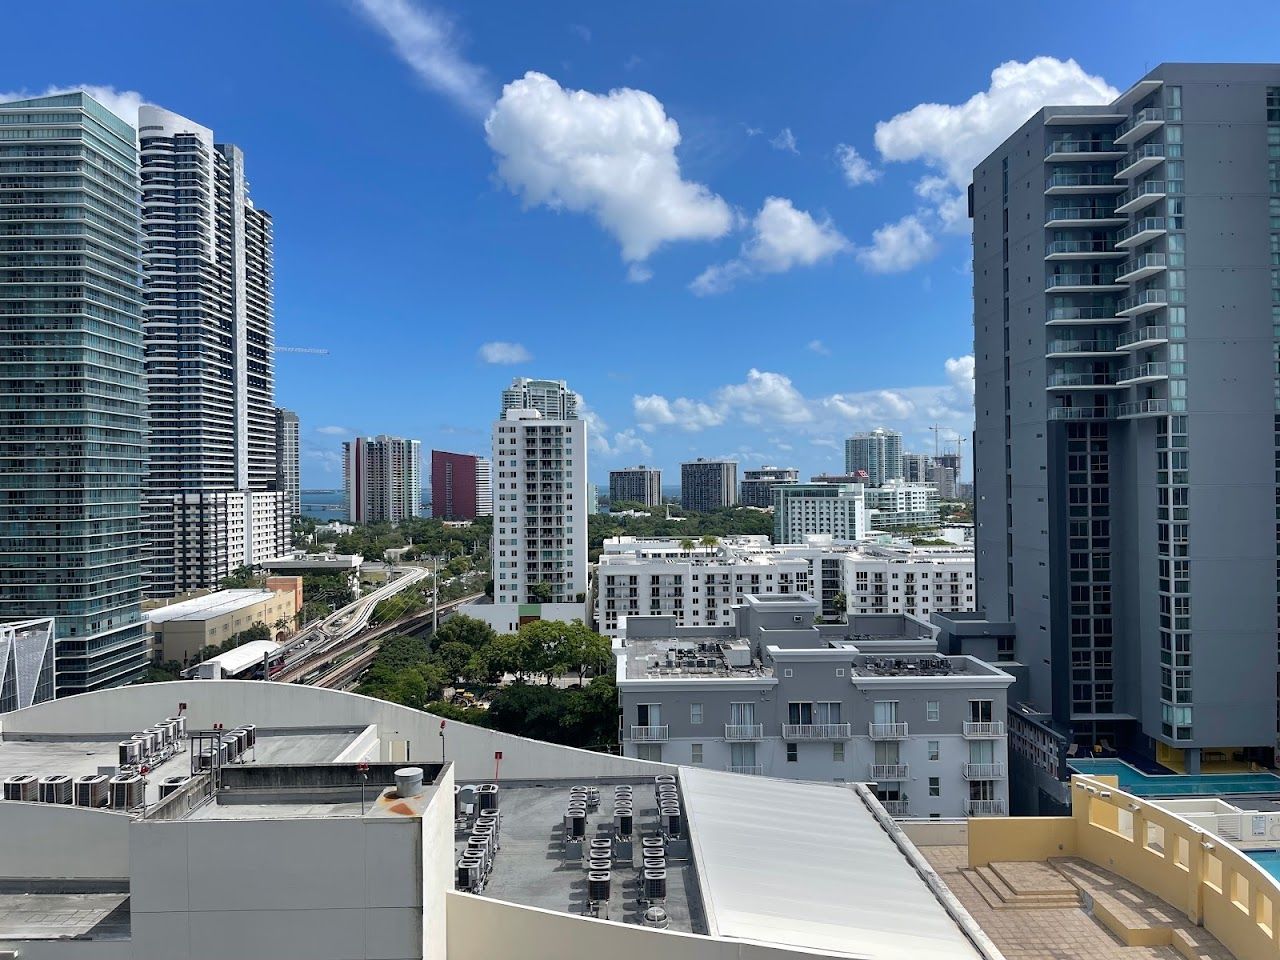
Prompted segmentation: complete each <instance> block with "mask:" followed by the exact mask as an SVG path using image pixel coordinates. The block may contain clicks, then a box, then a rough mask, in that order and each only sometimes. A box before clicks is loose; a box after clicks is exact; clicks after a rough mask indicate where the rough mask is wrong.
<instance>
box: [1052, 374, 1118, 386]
mask: <svg viewBox="0 0 1280 960" xmlns="http://www.w3.org/2000/svg"><path fill="white" fill-rule="evenodd" d="M1115 385H1116V376H1115V374H1114V373H1111V372H1109V371H1103V372H1101V373H1068V372H1060V373H1051V374H1049V382H1048V384H1047V387H1048V388H1049V389H1054V388H1055V387H1056V388H1063V387H1067V388H1070V387H1074V388H1080V389H1085V388H1088V387H1114V386H1115Z"/></svg>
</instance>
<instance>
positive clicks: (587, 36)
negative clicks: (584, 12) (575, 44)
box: [569, 23, 591, 43]
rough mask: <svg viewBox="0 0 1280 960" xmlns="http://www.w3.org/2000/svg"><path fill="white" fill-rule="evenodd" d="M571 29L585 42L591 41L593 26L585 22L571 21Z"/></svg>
mask: <svg viewBox="0 0 1280 960" xmlns="http://www.w3.org/2000/svg"><path fill="white" fill-rule="evenodd" d="M569 29H570V30H572V31H573V32H574V33H576V34H577V35H578V39H579V40H581V41H582V42H583V43H590V42H591V28H590V27H588V26H587V25H586V24H585V23H571V24H569Z"/></svg>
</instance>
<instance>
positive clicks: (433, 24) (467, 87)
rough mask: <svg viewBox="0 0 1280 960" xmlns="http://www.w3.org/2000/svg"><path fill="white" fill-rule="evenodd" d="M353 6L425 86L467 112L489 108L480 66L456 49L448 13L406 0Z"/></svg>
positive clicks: (370, 0)
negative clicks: (383, 37) (389, 42)
mask: <svg viewBox="0 0 1280 960" xmlns="http://www.w3.org/2000/svg"><path fill="white" fill-rule="evenodd" d="M356 5H357V6H358V7H359V8H360V10H361V11H362V12H363V13H364V15H365V16H366V17H367V18H368V19H369V20H370V21H371V22H372V23H374V24H375V25H376V26H378V27H379V28H381V30H382V32H383V33H385V34H386V35H387V37H388V38H389V39H390V40H391V43H392V45H393V46H394V47H395V50H396V53H397V54H398V55H399V56H400V59H401V60H403V61H404V62H405V63H407V64H408V65H409V66H410V67H411V68H412V69H413V72H414V73H416V74H417V75H418V77H419V79H421V80H422V81H423V82H424V83H425V84H426V85H427V86H428V87H430V88H431V89H433V90H435V91H436V92H437V93H440V94H443V95H444V96H446V97H448V98H449V99H450V100H452V101H453V102H454V103H455V104H457V105H458V106H459V107H460V108H461V109H463V110H465V111H466V112H467V113H470V114H474V115H476V116H477V117H483V116H484V115H485V114H486V113H487V112H488V110H489V108H490V106H491V105H492V104H493V92H492V85H491V84H490V82H489V78H488V76H487V75H486V73H485V71H484V70H483V69H482V68H481V67H478V66H476V65H475V64H473V63H470V62H469V61H468V60H467V59H466V58H465V57H463V56H462V54H461V53H459V52H458V38H457V36H456V34H455V31H454V28H453V24H452V23H451V22H450V21H449V20H448V18H446V17H445V16H444V15H442V14H441V13H439V12H437V11H435V10H431V9H429V8H428V7H425V6H422V5H419V4H415V3H412V2H411V0H356Z"/></svg>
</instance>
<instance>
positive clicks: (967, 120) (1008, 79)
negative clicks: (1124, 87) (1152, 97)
mask: <svg viewBox="0 0 1280 960" xmlns="http://www.w3.org/2000/svg"><path fill="white" fill-rule="evenodd" d="M1117 96H1119V91H1117V90H1116V89H1115V88H1114V87H1112V86H1111V85H1110V84H1108V83H1107V82H1106V81H1105V80H1104V79H1103V78H1102V77H1098V76H1093V75H1091V74H1088V73H1086V72H1085V71H1084V70H1083V69H1082V68H1081V67H1080V65H1079V64H1078V63H1076V62H1075V61H1074V60H1058V59H1056V58H1054V57H1035V58H1034V59H1032V60H1028V61H1027V62H1026V63H1020V62H1018V61H1017V60H1010V61H1008V62H1006V63H1002V64H1000V66H998V67H996V69H995V70H993V71H991V84H990V86H988V87H987V89H986V90H983V91H980V92H978V93H975V94H974V95H973V96H971V97H970V98H969V99H968V100H966V101H965V102H964V103H959V104H943V103H921V104H918V105H917V106H915V107H912V108H911V109H910V110H907V111H905V112H903V113H900V114H898V115H897V116H895V117H892V118H891V119H889V120H884V121H881V122H880V123H878V124H876V134H875V142H876V149H877V150H879V151H880V156H881V157H882V158H883V159H885V160H888V161H896V162H905V161H912V160H916V161H922V162H924V163H925V164H926V165H927V166H929V167H931V168H932V169H933V170H935V171H937V175H935V176H931V177H925V178H924V179H922V180H921V181H920V182H919V183H918V184H917V185H916V193H917V194H918V195H920V196H922V197H925V198H926V199H928V200H930V201H931V202H932V203H933V205H934V210H933V215H934V216H936V217H937V219H938V221H939V222H940V223H941V225H942V227H943V228H944V229H946V230H948V231H949V232H953V233H966V232H968V230H969V222H968V214H967V210H966V202H965V196H964V192H965V189H966V187H967V186H968V184H969V181H970V180H971V179H972V177H973V168H974V167H975V166H977V164H978V163H979V162H980V161H981V160H983V159H984V158H985V157H986V156H987V154H989V153H990V152H991V151H992V150H994V149H995V148H996V147H997V146H998V145H999V144H1000V143H1001V141H1003V140H1004V139H1005V138H1006V137H1008V136H1009V135H1010V134H1011V133H1013V132H1014V131H1015V130H1017V129H1018V127H1019V126H1021V125H1022V124H1023V123H1025V122H1026V120H1027V119H1028V118H1029V117H1030V116H1031V115H1032V114H1033V113H1034V112H1035V111H1037V110H1039V109H1040V108H1041V107H1043V106H1045V105H1047V104H1059V105H1063V106H1070V105H1074V104H1093V103H1107V102H1109V101H1111V100H1114V99H1115V98H1116V97H1117Z"/></svg>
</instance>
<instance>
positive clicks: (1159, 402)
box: [1116, 397, 1169, 420]
mask: <svg viewBox="0 0 1280 960" xmlns="http://www.w3.org/2000/svg"><path fill="white" fill-rule="evenodd" d="M1168 412H1169V401H1168V400H1166V399H1164V398H1163V397H1148V398H1147V399H1146V400H1132V401H1130V402H1129V403H1122V404H1120V406H1118V407H1116V416H1117V417H1119V418H1120V419H1121V420H1136V419H1137V418H1138V417H1158V416H1160V415H1161V414H1164V413H1168Z"/></svg>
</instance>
